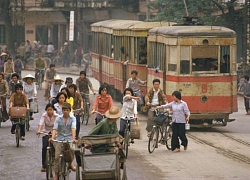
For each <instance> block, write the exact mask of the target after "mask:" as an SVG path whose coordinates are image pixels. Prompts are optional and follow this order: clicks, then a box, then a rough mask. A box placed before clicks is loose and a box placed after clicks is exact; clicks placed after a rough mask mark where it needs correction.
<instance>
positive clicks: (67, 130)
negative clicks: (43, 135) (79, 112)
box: [53, 115, 76, 141]
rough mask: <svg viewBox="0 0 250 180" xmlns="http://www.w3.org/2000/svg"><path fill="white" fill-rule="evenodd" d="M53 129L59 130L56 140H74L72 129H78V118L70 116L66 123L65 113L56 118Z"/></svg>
mask: <svg viewBox="0 0 250 180" xmlns="http://www.w3.org/2000/svg"><path fill="white" fill-rule="evenodd" d="M53 129H55V130H57V137H56V140H58V141H72V132H71V130H72V129H76V118H75V117H74V116H73V117H72V116H69V119H68V120H67V122H66V125H65V124H64V119H63V115H60V116H58V117H57V118H56V120H55V122H54V127H53Z"/></svg>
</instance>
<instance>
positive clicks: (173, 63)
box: [168, 46, 177, 71]
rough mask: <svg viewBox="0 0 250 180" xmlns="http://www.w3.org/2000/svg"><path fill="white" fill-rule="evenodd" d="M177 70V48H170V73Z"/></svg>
mask: <svg viewBox="0 0 250 180" xmlns="http://www.w3.org/2000/svg"><path fill="white" fill-rule="evenodd" d="M176 70H177V47H176V46H170V47H169V62H168V71H176Z"/></svg>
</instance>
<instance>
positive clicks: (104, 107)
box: [91, 85, 114, 124]
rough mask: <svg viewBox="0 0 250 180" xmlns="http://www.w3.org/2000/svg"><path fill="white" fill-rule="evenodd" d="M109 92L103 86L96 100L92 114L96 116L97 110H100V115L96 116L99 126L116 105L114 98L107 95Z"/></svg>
mask: <svg viewBox="0 0 250 180" xmlns="http://www.w3.org/2000/svg"><path fill="white" fill-rule="evenodd" d="M107 91H108V90H107V87H106V86H104V85H101V86H100V88H99V95H97V96H96V98H95V102H94V105H93V107H92V111H91V114H94V113H95V111H96V110H98V112H99V113H100V114H97V115H96V119H95V120H96V124H98V123H99V122H100V121H101V120H102V119H103V117H104V114H105V112H107V111H108V110H109V109H110V108H111V107H112V106H113V104H114V103H113V100H112V97H111V96H110V95H109V94H107ZM101 114H103V115H101Z"/></svg>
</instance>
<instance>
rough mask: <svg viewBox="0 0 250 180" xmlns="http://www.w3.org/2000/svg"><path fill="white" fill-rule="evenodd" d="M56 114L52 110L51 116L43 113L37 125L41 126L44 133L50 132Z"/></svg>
mask: <svg viewBox="0 0 250 180" xmlns="http://www.w3.org/2000/svg"><path fill="white" fill-rule="evenodd" d="M58 116H59V115H58V114H57V113H56V112H54V115H53V116H52V117H51V118H50V117H49V116H48V114H47V112H45V113H43V115H42V117H41V119H40V122H39V125H40V126H43V132H45V133H49V132H52V130H53V126H54V122H55V120H56V118H57V117H58Z"/></svg>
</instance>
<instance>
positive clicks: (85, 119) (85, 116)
mask: <svg viewBox="0 0 250 180" xmlns="http://www.w3.org/2000/svg"><path fill="white" fill-rule="evenodd" d="M83 118H84V121H85V125H88V122H89V104H88V103H87V104H86V105H85V106H84V117H83Z"/></svg>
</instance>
